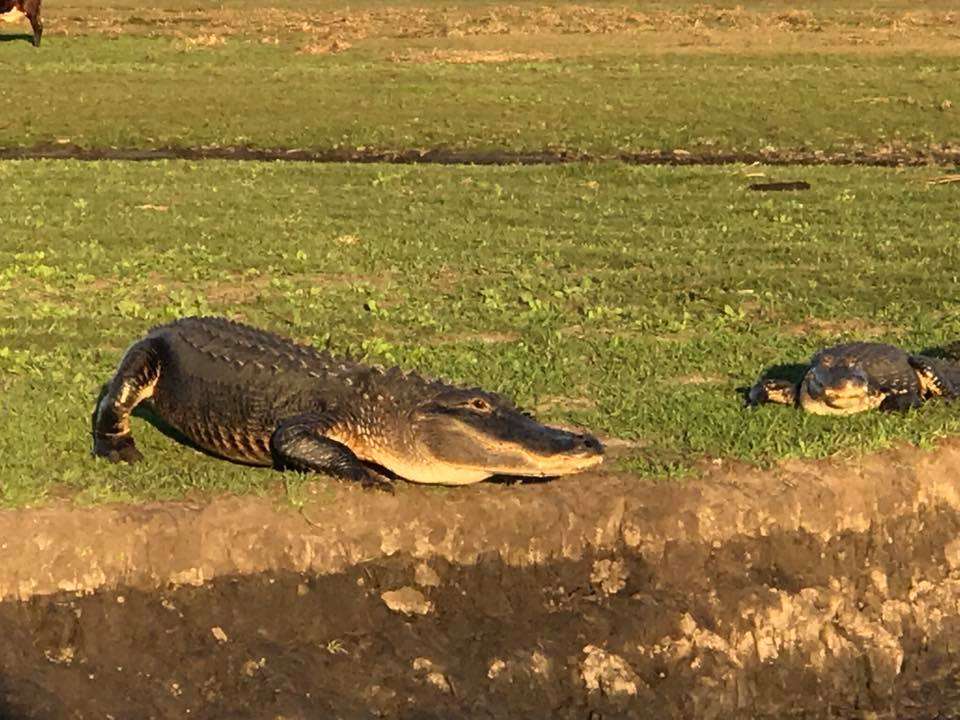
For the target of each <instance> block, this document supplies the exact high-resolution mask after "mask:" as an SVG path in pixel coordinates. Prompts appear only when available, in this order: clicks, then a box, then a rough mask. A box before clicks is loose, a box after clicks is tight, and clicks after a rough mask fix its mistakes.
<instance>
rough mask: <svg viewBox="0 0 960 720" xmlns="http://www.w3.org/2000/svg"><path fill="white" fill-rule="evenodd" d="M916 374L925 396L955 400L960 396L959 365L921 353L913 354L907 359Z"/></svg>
mask: <svg viewBox="0 0 960 720" xmlns="http://www.w3.org/2000/svg"><path fill="white" fill-rule="evenodd" d="M907 362H909V363H910V367H912V368H913V371H914V372H915V373H916V374H917V380H919V381H920V387H921V388H922V393H923V394H924V395H925V396H927V397H939V398H943V399H944V400H956V399H957V398H958V397H960V389H958V383H960V367H957V365H956V363H953V362H949V361H946V360H934V359H933V358H928V357H924V356H923V355H913V356H911V357H909V358H908V359H907Z"/></svg>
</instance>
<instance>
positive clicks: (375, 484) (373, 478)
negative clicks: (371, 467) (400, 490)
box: [360, 472, 394, 495]
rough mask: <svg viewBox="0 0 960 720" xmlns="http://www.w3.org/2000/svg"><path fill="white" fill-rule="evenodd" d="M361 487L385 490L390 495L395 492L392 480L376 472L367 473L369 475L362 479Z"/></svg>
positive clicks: (379, 490)
mask: <svg viewBox="0 0 960 720" xmlns="http://www.w3.org/2000/svg"><path fill="white" fill-rule="evenodd" d="M360 487H362V488H363V489H364V490H377V491H378V492H385V493H387V494H389V495H393V494H394V485H393V483H392V482H391V481H390V480H387V479H386V478H384V477H381V476H380V475H377V474H375V473H372V472H371V473H367V476H366V477H365V478H364V479H363V480H361V481H360Z"/></svg>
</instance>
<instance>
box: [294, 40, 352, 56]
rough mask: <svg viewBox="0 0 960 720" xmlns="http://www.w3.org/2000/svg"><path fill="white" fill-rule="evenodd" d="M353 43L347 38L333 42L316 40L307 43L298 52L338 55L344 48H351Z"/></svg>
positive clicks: (303, 53)
mask: <svg viewBox="0 0 960 720" xmlns="http://www.w3.org/2000/svg"><path fill="white" fill-rule="evenodd" d="M351 47H352V45H351V44H350V43H348V42H346V41H345V40H334V41H332V42H314V43H307V44H306V45H304V46H303V47H301V48H300V49H299V50H298V51H297V52H298V53H300V54H301V55H336V54H337V53H341V52H343V51H344V50H349V49H350V48H351Z"/></svg>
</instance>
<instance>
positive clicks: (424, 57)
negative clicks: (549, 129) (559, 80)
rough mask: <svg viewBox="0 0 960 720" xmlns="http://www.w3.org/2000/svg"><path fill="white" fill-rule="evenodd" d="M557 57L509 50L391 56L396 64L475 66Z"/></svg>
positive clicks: (417, 52) (410, 52) (548, 54)
mask: <svg viewBox="0 0 960 720" xmlns="http://www.w3.org/2000/svg"><path fill="white" fill-rule="evenodd" d="M555 57H556V56H555V55H551V54H550V53H545V52H510V51H508V50H440V49H438V48H434V49H433V50H430V51H413V50H411V51H407V52H403V53H396V54H394V55H392V56H391V58H390V59H391V60H393V61H394V62H411V63H449V64H454V65H474V64H480V63H508V62H543V61H545V60H553V59H554V58H555Z"/></svg>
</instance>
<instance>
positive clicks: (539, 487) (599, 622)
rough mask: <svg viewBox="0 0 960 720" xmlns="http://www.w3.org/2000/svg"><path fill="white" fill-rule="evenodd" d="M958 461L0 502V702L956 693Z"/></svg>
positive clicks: (605, 702)
mask: <svg viewBox="0 0 960 720" xmlns="http://www.w3.org/2000/svg"><path fill="white" fill-rule="evenodd" d="M957 467H960V441H956V440H954V441H948V442H945V443H943V445H942V446H941V447H940V448H938V450H937V451H935V452H922V451H919V450H915V449H911V448H902V449H899V450H894V451H890V452H887V453H883V454H881V455H878V456H874V457H866V458H863V459H860V460H857V461H851V462H846V463H840V462H832V463H827V462H821V463H812V462H792V463H786V464H784V465H782V466H780V467H779V468H777V469H776V470H775V471H772V472H761V471H758V470H751V469H748V468H743V467H723V466H720V467H718V468H717V469H716V470H715V471H714V472H713V473H712V475H711V476H709V477H707V478H706V479H704V480H702V481H697V482H691V483H688V484H686V485H680V484H673V485H664V484H650V483H645V482H641V481H638V480H636V479H635V478H632V477H629V476H626V475H618V474H615V473H611V472H606V473H595V474H588V475H583V476H580V477H575V478H568V479H565V480H562V481H557V482H554V483H541V484H532V485H480V486H475V487H471V488H461V489H456V490H453V491H433V490H429V489H425V488H420V487H414V486H402V487H400V488H399V489H398V492H397V495H396V496H395V497H384V496H382V495H380V494H371V493H364V492H362V491H360V490H357V489H355V488H350V487H345V486H341V485H333V486H331V485H330V484H329V483H322V482H321V483H317V486H316V487H317V494H316V495H314V496H312V499H308V501H307V502H306V504H305V505H304V512H303V514H298V513H297V512H296V511H294V510H293V509H290V508H283V507H277V506H274V505H272V504H271V503H270V502H269V501H268V500H265V499H258V498H234V499H229V498H223V499H219V500H214V501H212V502H209V503H207V504H196V505H190V504H186V503H169V504H156V505H151V506H139V507H125V506H112V507H98V508H72V507H69V506H67V507H64V506H56V505H54V506H49V507H45V508H38V509H26V510H16V511H13V510H10V511H3V512H0V537H2V538H3V542H2V543H0V596H2V597H5V598H10V599H8V600H6V601H5V602H3V603H0V637H3V638H4V640H5V641H4V643H2V644H0V717H4V718H34V717H35V718H53V719H56V718H94V717H96V718H104V717H114V718H125V717H137V718H151V717H152V718H167V717H197V718H223V717H230V718H276V717H283V718H316V717H344V718H354V717H356V718H363V717H371V716H381V717H391V718H434V717H435V718H450V717H472V718H500V717H502V718H515V717H557V718H595V719H596V718H621V717H623V718H631V717H638V718H640V717H652V716H656V717H658V718H671V717H697V718H712V717H788V716H792V717H877V718H886V717H898V718H921V717H922V718H931V717H944V718H945V717H960V662H958V658H957V655H956V649H955V647H954V646H955V638H956V637H957V636H958V635H957V633H958V632H960V476H958V473H957ZM16 597H20V598H21V600H20V601H18V600H15V599H13V598H16Z"/></svg>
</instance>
